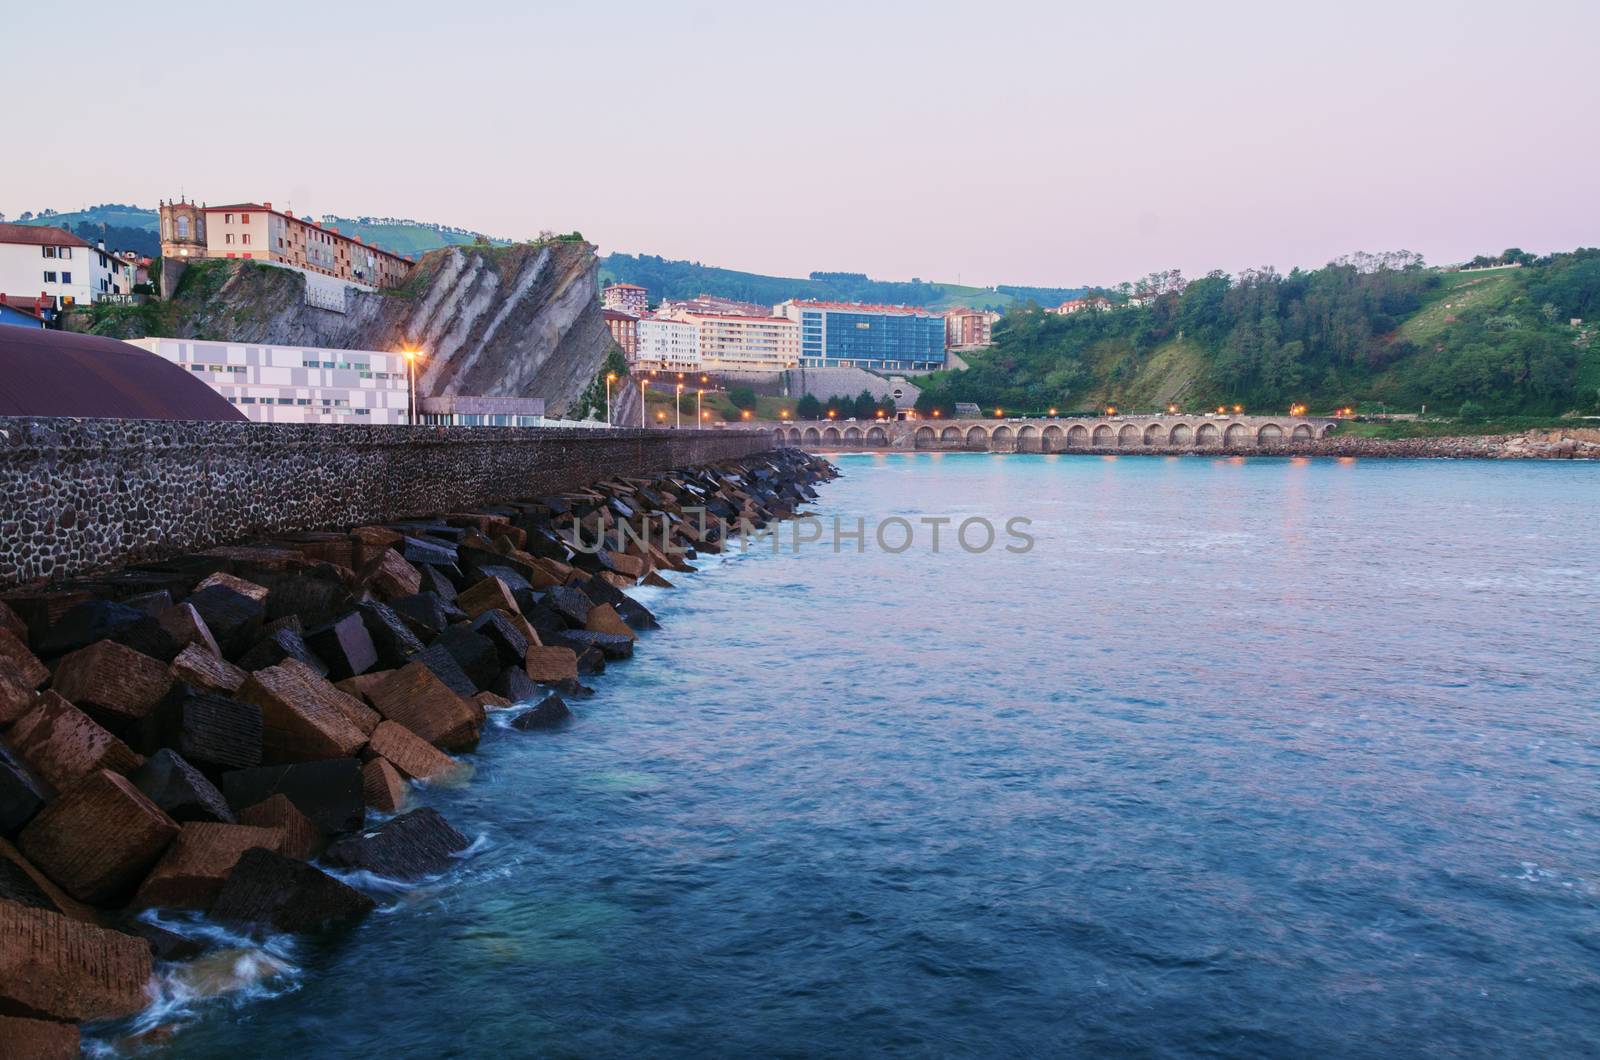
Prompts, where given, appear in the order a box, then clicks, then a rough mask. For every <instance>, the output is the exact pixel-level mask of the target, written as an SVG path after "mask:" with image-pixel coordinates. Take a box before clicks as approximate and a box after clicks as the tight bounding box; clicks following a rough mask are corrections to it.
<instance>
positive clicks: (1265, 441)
mask: <svg viewBox="0 0 1600 1060" xmlns="http://www.w3.org/2000/svg"><path fill="white" fill-rule="evenodd" d="M1282 441H1283V428H1282V427H1279V426H1278V425H1277V424H1276V423H1264V424H1262V425H1261V429H1260V430H1259V431H1257V432H1256V443H1257V444H1258V445H1278V444H1280V443H1282Z"/></svg>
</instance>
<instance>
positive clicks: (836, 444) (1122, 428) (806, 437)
mask: <svg viewBox="0 0 1600 1060" xmlns="http://www.w3.org/2000/svg"><path fill="white" fill-rule="evenodd" d="M1337 426H1338V421H1337V420H1332V419H1321V418H1316V419H1312V418H1308V417H1304V416H1228V417H1209V416H1139V417H1120V418H1107V417H1102V418H1098V419H1090V418H1084V419H1048V420H1020V419H1009V420H1007V419H994V420H933V419H929V420H893V421H889V422H861V423H851V422H845V423H834V422H831V421H824V422H817V423H793V424H780V425H777V426H753V429H756V430H765V431H767V432H768V433H769V434H771V435H772V437H773V440H774V441H775V442H777V443H779V444H782V445H792V446H797V447H800V448H803V449H888V450H911V449H916V450H930V451H939V450H962V451H968V452H988V453H1071V452H1079V453H1126V452H1145V453H1150V452H1164V453H1170V452H1205V451H1208V450H1209V451H1215V452H1238V451H1241V450H1243V451H1248V450H1252V449H1277V448H1283V447H1293V446H1297V445H1303V444H1307V443H1312V442H1316V441H1320V440H1321V439H1323V438H1326V437H1328V436H1329V434H1330V433H1331V432H1332V431H1333V430H1334V429H1335V428H1336V427H1337Z"/></svg>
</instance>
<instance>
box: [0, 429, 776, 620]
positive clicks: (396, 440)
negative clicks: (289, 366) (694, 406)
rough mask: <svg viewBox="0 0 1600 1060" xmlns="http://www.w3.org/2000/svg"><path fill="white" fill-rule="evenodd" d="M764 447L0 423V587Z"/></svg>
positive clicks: (688, 437) (567, 437)
mask: <svg viewBox="0 0 1600 1060" xmlns="http://www.w3.org/2000/svg"><path fill="white" fill-rule="evenodd" d="M772 446H773V442H772V440H771V439H770V438H768V437H767V436H765V435H762V434H756V433H749V432H743V431H694V430H685V431H660V430H613V431H599V430H577V429H566V430H556V429H543V428H514V427H403V426H402V427H380V426H363V425H343V424H341V425H304V426H301V425H287V424H258V423H200V422H176V423H175V422H160V421H153V420H69V419H10V418H0V588H5V587H11V586H15V585H21V584H26V583H29V582H33V581H37V580H41V579H47V578H64V577H71V576H74V575H78V574H83V573H88V572H92V571H97V570H102V569H106V568H110V567H115V566H119V565H122V564H125V563H131V562H138V561H142V560H151V559H159V558H162V557H164V556H168V555H175V554H177V553H181V552H186V551H194V550H196V549H202V548H207V547H211V546H214V545H220V544H227V543H230V542H234V541H239V540H243V539H245V538H248V537H255V536H262V535H274V534H283V533H292V532H295V531H301V530H316V529H321V528H323V527H328V526H336V525H355V524H359V523H365V522H383V521H387V520H393V519H398V518H403V517H406V516H411V515H418V514H424V513H428V512H438V511H451V510H456V509H468V508H472V507H474V506H482V505H486V504H493V503H496V502H500V501H505V500H510V499H515V498H523V497H535V496H540V495H543V494H547V493H556V492H560V491H563V490H568V489H575V488H578V487H581V486H585V485H588V484H590V483H592V482H596V481H599V480H601V479H605V478H608V477H611V476H615V475H638V474H642V473H645V472H649V471H659V470H664V469H667V468H672V467H684V466H689V465H698V464H706V463H712V462H715V461H719V460H729V459H736V458H739V457H743V456H748V455H750V454H752V453H756V452H761V451H764V450H767V449H770V448H772Z"/></svg>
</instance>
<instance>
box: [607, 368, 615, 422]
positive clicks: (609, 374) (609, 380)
mask: <svg viewBox="0 0 1600 1060" xmlns="http://www.w3.org/2000/svg"><path fill="white" fill-rule="evenodd" d="M616 378H617V373H616V372H607V373H606V426H607V427H609V426H611V384H612V383H614V382H615V381H616Z"/></svg>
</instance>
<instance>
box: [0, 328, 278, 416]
mask: <svg viewBox="0 0 1600 1060" xmlns="http://www.w3.org/2000/svg"><path fill="white" fill-rule="evenodd" d="M0 416H87V417H105V418H110V419H125V420H243V419H246V418H247V417H246V416H245V415H244V413H242V412H240V411H239V410H238V409H236V408H234V407H233V406H232V405H230V404H228V402H227V399H225V398H224V397H223V396H222V395H221V394H219V393H217V392H216V391H215V390H213V389H211V388H210V387H209V386H207V385H206V384H205V383H203V382H202V381H200V380H199V379H196V378H195V377H194V376H193V374H192V373H190V372H186V371H184V370H183V369H182V368H180V367H179V366H178V365H176V364H173V363H172V362H171V361H168V360H166V359H164V358H161V357H158V356H156V355H155V354H153V353H150V352H149V351H147V350H141V349H140V348H139V347H137V346H130V345H129V344H128V343H126V342H118V341H117V340H116V339H107V338H102V337H100V336H99V335H78V334H75V333H73V332H67V331H47V330H44V329H42V328H40V329H35V328H3V327H0Z"/></svg>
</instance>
